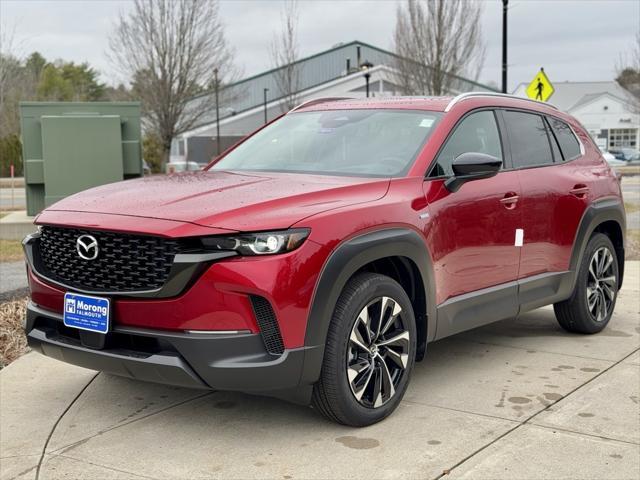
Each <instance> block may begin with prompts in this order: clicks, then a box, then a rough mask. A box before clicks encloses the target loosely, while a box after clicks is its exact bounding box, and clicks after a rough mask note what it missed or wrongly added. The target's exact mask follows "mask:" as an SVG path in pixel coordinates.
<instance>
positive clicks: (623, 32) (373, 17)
mask: <svg viewBox="0 0 640 480" xmlns="http://www.w3.org/2000/svg"><path fill="white" fill-rule="evenodd" d="M398 1H399V0H301V1H300V2H299V24H298V28H299V43H300V53H301V55H302V56H306V55H311V54H314V53H317V52H320V51H322V50H327V49H329V48H331V47H332V46H334V45H336V44H338V43H341V42H344V43H346V42H349V41H352V40H359V41H362V42H366V43H370V44H372V45H375V46H378V47H380V48H384V49H389V50H390V49H392V45H393V43H392V38H393V30H394V26H395V12H396V8H397V5H398ZM482 4H483V16H482V31H483V36H484V41H485V46H486V58H485V63H484V68H483V70H482V72H481V74H480V78H479V80H480V81H481V82H483V83H493V84H495V85H500V83H501V48H502V1H501V0H483V1H482ZM282 7H283V4H282V1H281V0H221V1H220V12H221V16H222V19H223V22H224V24H225V32H226V37H227V40H228V42H229V44H230V45H231V46H233V48H234V50H235V63H236V65H237V66H238V67H239V68H240V70H241V71H242V72H243V74H244V76H250V75H253V74H256V73H259V72H261V71H264V70H267V69H269V68H271V67H272V65H271V61H270V57H269V50H268V45H269V43H270V41H271V39H272V37H273V35H274V33H276V32H278V31H279V29H280V25H281V12H282ZM130 8H131V3H130V1H129V0H84V1H83V0H0V28H2V29H3V32H2V33H3V34H4V35H2V36H3V37H5V38H6V36H7V35H6V34H7V32H10V31H14V32H15V33H14V35H13V37H14V42H13V43H14V45H15V46H16V47H15V48H14V49H15V50H16V51H17V52H18V53H21V54H23V55H26V54H28V53H30V52H31V51H34V50H37V51H39V52H40V53H41V54H43V55H44V56H45V58H47V59H56V58H61V59H64V60H73V61H76V62H84V61H86V62H89V63H90V64H91V65H92V66H93V67H94V68H96V69H97V70H98V71H99V72H100V75H101V79H102V81H104V82H106V83H109V84H117V83H118V82H120V81H122V80H123V78H122V77H120V76H118V74H117V73H116V72H117V69H116V68H115V67H114V66H113V65H112V64H111V63H110V62H109V60H108V58H107V55H106V51H107V46H108V36H109V34H110V32H111V30H112V28H113V24H114V22H115V20H116V19H117V16H118V15H119V12H125V13H126V12H127V11H128V10H129V9H130ZM508 25H509V34H508V40H509V62H508V63H509V89H510V90H514V89H515V88H516V86H517V85H518V84H519V83H522V82H527V83H528V82H529V81H530V80H531V79H532V78H533V77H534V75H535V73H536V72H537V70H538V69H539V68H540V67H544V69H545V72H546V73H547V75H548V76H549V78H550V80H551V82H561V81H597V80H611V79H613V78H614V77H615V70H616V64H617V62H618V61H619V58H620V55H621V54H622V53H623V52H627V51H629V50H630V49H631V48H632V45H633V42H634V39H635V35H636V32H637V31H638V30H639V29H640V1H638V0H510V2H509V24H508ZM3 50H4V47H3Z"/></svg>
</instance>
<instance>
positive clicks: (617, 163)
mask: <svg viewBox="0 0 640 480" xmlns="http://www.w3.org/2000/svg"><path fill="white" fill-rule="evenodd" d="M600 152H601V153H602V157H603V158H604V159H605V160H606V161H607V163H608V164H609V165H610V166H611V167H612V168H617V167H624V166H625V165H626V164H627V162H624V161H622V160H618V159H617V158H616V157H614V156H613V154H611V153H609V152H607V151H606V150H602V149H600Z"/></svg>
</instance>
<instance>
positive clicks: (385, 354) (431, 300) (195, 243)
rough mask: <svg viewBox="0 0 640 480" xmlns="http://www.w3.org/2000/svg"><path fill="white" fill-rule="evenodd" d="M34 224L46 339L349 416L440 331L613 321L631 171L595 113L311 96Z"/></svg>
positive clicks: (90, 364) (134, 369)
mask: <svg viewBox="0 0 640 480" xmlns="http://www.w3.org/2000/svg"><path fill="white" fill-rule="evenodd" d="M36 223H37V225H38V226H39V232H38V233H37V234H35V235H31V236H29V237H27V238H26V239H25V241H24V247H25V251H26V257H27V261H28V270H29V282H30V288H31V302H30V304H29V307H28V314H27V318H26V325H25V329H26V332H27V335H28V339H29V344H30V345H31V347H32V348H33V349H35V350H37V351H40V352H42V353H43V354H45V355H48V356H50V357H54V358H57V359H59V360H63V361H66V362H69V363H73V364H76V365H80V366H83V367H87V368H91V369H95V370H102V371H105V372H109V373H113V374H117V375H124V376H128V377H132V378H136V379H140V380H147V381H154V382H162V383H167V384H172V385H179V386H185V387H200V388H214V389H223V390H240V391H244V392H253V393H259V394H266V395H272V396H278V397H282V398H286V399H289V400H293V401H297V402H302V403H312V404H313V405H314V406H315V408H316V409H317V410H319V411H320V412H322V413H323V414H324V415H326V416H327V417H329V418H330V419H332V420H335V421H337V422H340V423H344V424H349V425H355V426H362V425H369V424H372V423H374V422H377V421H379V420H381V419H383V418H385V417H386V416H387V415H389V414H390V413H391V412H392V411H393V410H394V409H395V408H396V407H397V406H398V403H399V402H400V400H401V399H402V396H403V394H404V393H405V391H406V389H407V384H408V382H409V377H410V374H411V370H412V367H413V365H414V362H415V361H416V360H418V361H419V360H422V359H423V357H424V355H425V351H426V348H427V344H428V343H429V342H432V341H435V340H439V339H441V338H444V337H447V336H449V335H452V334H455V333H458V332H461V331H463V330H468V329H470V328H474V327H478V326H480V325H484V324H487V323H489V322H494V321H496V320H501V319H505V318H510V317H516V316H518V315H520V314H522V313H523V312H526V311H528V310H532V309H534V308H538V307H541V306H543V305H547V304H553V305H554V307H555V312H556V316H557V318H558V321H559V322H560V325H562V327H563V328H565V329H566V330H569V331H571V332H579V333H595V332H598V331H600V330H602V329H603V328H604V327H605V326H606V325H607V323H608V322H609V320H610V318H611V315H612V312H613V309H614V306H615V302H616V295H617V292H618V290H619V288H620V285H621V284H622V277H623V268H624V232H625V213H624V209H623V202H622V200H621V193H620V185H619V182H618V179H617V178H616V175H615V174H614V173H613V172H612V171H611V169H610V168H609V167H608V165H607V163H606V162H605V161H604V160H603V158H602V156H601V154H600V150H599V149H598V148H597V146H596V145H595V144H594V143H593V141H592V140H591V138H590V137H589V135H588V134H587V132H586V131H585V130H584V128H583V127H582V126H581V125H580V124H579V123H578V122H577V121H576V120H575V119H573V118H572V117H570V116H569V115H566V114H564V113H561V112H559V111H558V110H556V109H554V108H552V107H550V106H548V105H545V104H541V103H537V102H533V101H528V100H524V99H518V98H513V97H509V96H502V95H497V94H487V93H482V94H479V93H470V94H463V95H460V96H458V97H455V98H386V99H373V100H350V99H324V100H316V101H311V102H308V103H306V104H303V105H302V106H300V107H298V108H296V109H294V110H292V111H291V112H289V113H287V114H286V115H283V116H282V117H280V118H278V119H277V120H275V121H273V122H271V123H270V124H269V125H267V126H265V127H263V128H262V129H260V130H259V131H257V132H256V133H254V134H253V135H251V136H249V137H248V138H246V139H245V140H244V141H242V142H241V143H240V144H238V145H236V146H235V147H233V148H232V149H230V150H229V151H227V152H225V153H224V154H223V155H222V156H220V157H219V158H217V159H216V160H214V161H213V162H212V163H211V164H210V165H209V166H208V167H207V169H206V170H205V171H201V172H194V173H181V174H175V175H169V176H156V177H146V178H141V179H137V180H131V181H126V182H122V183H115V184H111V185H105V186H101V187H97V188H94V189H91V190H89V191H86V192H82V193H79V194H76V195H73V196H71V197H69V198H66V199H64V200H62V201H60V202H58V203H56V204H55V205H53V206H51V207H49V208H47V209H46V210H45V211H43V212H42V213H41V214H40V216H39V217H38V218H37V220H36Z"/></svg>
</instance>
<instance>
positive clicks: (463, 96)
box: [444, 92, 558, 112]
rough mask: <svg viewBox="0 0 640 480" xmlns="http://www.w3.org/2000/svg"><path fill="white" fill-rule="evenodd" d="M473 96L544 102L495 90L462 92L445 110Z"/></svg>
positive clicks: (550, 105) (552, 106) (553, 106)
mask: <svg viewBox="0 0 640 480" xmlns="http://www.w3.org/2000/svg"><path fill="white" fill-rule="evenodd" d="M472 97H505V98H515V99H517V100H526V101H527V102H535V103H538V104H540V103H542V102H539V101H537V100H533V99H531V98H526V97H518V96H516V95H510V94H507V93H495V92H466V93H461V94H460V95H458V96H457V97H454V98H453V99H451V101H450V102H449V104H448V105H447V106H446V107H445V109H444V111H445V112H448V111H449V110H451V109H452V108H453V106H454V105H455V104H456V103H459V102H461V101H463V100H466V99H467V98H472ZM542 105H548V106H549V107H551V108H555V109H556V110H558V107H556V106H555V105H552V104H550V103H546V102H545V103H542Z"/></svg>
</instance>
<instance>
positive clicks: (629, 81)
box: [616, 31, 640, 113]
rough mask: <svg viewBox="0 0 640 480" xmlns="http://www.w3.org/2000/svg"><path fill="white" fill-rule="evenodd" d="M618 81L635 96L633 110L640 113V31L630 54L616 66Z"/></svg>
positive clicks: (624, 54) (627, 53)
mask: <svg viewBox="0 0 640 480" xmlns="http://www.w3.org/2000/svg"><path fill="white" fill-rule="evenodd" d="M616 81H617V82H618V84H619V85H620V86H621V87H622V88H624V89H625V90H627V91H628V92H629V93H631V95H633V98H632V100H633V109H634V111H635V112H636V113H640V31H638V33H636V38H635V42H634V43H633V45H632V46H631V50H630V51H629V52H626V53H623V54H621V55H620V59H619V60H618V62H617V64H616Z"/></svg>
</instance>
